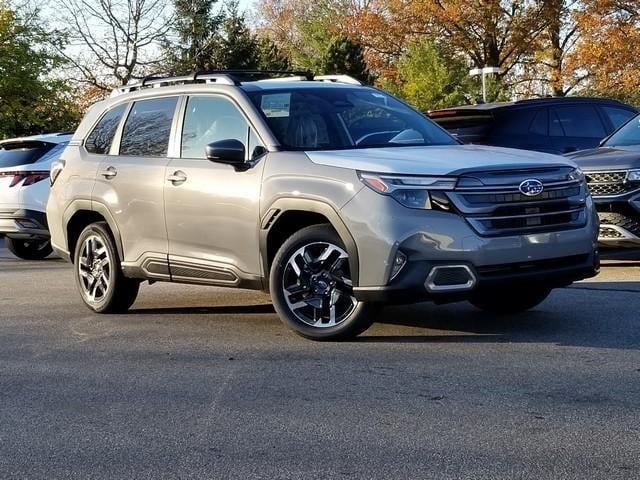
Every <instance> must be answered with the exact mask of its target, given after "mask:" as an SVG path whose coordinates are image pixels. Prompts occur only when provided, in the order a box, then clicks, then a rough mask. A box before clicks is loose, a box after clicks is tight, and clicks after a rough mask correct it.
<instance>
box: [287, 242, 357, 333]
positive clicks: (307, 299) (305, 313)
mask: <svg viewBox="0 0 640 480" xmlns="http://www.w3.org/2000/svg"><path fill="white" fill-rule="evenodd" d="M282 278H283V279H282V283H283V285H282V287H283V290H284V298H285V301H286V303H287V306H288V307H289V309H290V310H291V312H292V313H293V314H294V315H295V316H296V318H298V319H299V320H300V321H302V322H304V323H305V324H307V325H309V326H312V327H318V328H329V327H334V326H336V325H339V324H340V323H342V322H344V321H345V320H346V319H347V318H348V317H349V315H350V314H351V313H352V312H353V311H354V309H355V308H356V306H357V305H358V301H357V300H356V298H355V297H354V296H353V285H352V282H351V275H350V271H349V256H348V255H347V253H346V252H345V251H344V250H343V249H342V248H340V247H338V246H336V245H334V244H332V243H329V242H314V243H309V244H307V245H305V246H303V247H301V248H299V249H298V250H296V251H295V252H294V253H293V255H291V257H290V258H289V260H288V262H287V264H286V266H285V269H284V275H283V277H282Z"/></svg>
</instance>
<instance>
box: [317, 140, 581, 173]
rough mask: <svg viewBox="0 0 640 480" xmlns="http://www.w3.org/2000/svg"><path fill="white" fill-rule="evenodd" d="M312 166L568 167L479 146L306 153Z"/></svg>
mask: <svg viewBox="0 0 640 480" xmlns="http://www.w3.org/2000/svg"><path fill="white" fill-rule="evenodd" d="M306 153H307V155H308V157H309V158H310V159H311V161H312V162H313V163H317V164H320V165H327V166H332V167H340V168H350V169H354V170H360V171H364V172H376V173H391V174H405V175H457V174H461V173H465V172H469V171H488V170H510V169H522V168H541V167H550V166H551V167H558V166H571V167H575V164H574V163H573V162H572V161H571V160H568V159H566V158H564V157H560V156H557V155H550V154H548V153H540V152H532V151H527V150H515V149H511V148H500V147H487V146H481V145H445V146H433V147H391V148H363V149H354V150H331V151H311V152H306Z"/></svg>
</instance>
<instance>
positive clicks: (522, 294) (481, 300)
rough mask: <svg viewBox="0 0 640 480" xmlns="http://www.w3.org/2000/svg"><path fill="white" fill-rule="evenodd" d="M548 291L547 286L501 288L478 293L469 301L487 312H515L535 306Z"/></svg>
mask: <svg viewBox="0 0 640 480" xmlns="http://www.w3.org/2000/svg"><path fill="white" fill-rule="evenodd" d="M550 293H551V290H550V289H548V288H526V287H523V288H522V290H503V291H499V292H492V293H486V294H480V295H478V296H477V297H475V298H473V299H471V300H469V302H470V303H471V304H472V305H473V306H475V307H477V308H479V309H480V310H485V311H487V312H491V313H499V314H515V313H521V312H525V311H527V310H531V309H532V308H534V307H537V306H538V305H540V304H541V303H542V302H544V301H545V300H546V298H547V297H548V296H549V294H550Z"/></svg>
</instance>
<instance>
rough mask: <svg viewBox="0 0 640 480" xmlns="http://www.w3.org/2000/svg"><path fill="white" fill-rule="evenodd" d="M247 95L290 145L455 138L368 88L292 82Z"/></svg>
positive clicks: (433, 142)
mask: <svg viewBox="0 0 640 480" xmlns="http://www.w3.org/2000/svg"><path fill="white" fill-rule="evenodd" d="M248 95H249V97H250V98H251V100H252V101H253V103H254V104H255V105H256V107H257V108H258V109H259V110H260V112H262V114H263V116H264V117H265V119H266V121H267V124H268V125H269V127H270V128H271V130H272V131H273V133H274V135H275V136H276V138H277V139H278V141H279V142H280V144H281V145H282V146H283V147H284V148H286V149H289V150H340V149H355V148H375V147H393V146H396V147H397V146H422V145H455V144H457V143H458V142H457V141H456V140H455V139H454V138H453V137H451V136H450V135H449V134H448V133H446V132H445V131H444V130H442V129H441V128H440V127H439V126H437V125H435V124H434V123H433V122H431V120H429V119H427V118H426V117H424V116H423V115H421V114H420V113H418V112H416V111H415V110H413V109H411V108H410V107H408V106H407V105H405V104H404V103H402V102H400V101H398V100H396V99H395V98H393V97H392V96H390V95H387V94H385V93H383V92H381V91H379V90H375V89H373V88H348V87H343V86H323V87H318V86H316V87H304V88H302V87H295V88H291V89H277V90H275V89H274V90H272V89H268V90H264V91H250V92H248Z"/></svg>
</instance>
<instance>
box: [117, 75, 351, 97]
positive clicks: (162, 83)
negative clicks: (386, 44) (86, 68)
mask: <svg viewBox="0 0 640 480" xmlns="http://www.w3.org/2000/svg"><path fill="white" fill-rule="evenodd" d="M262 77H265V78H262ZM251 80H257V81H262V82H265V81H314V80H316V81H320V82H336V83H348V84H350V85H363V83H362V82H361V81H359V80H357V79H355V78H353V77H350V76H349V75H318V76H315V77H314V75H313V73H311V72H310V71H308V70H306V71H296V70H207V71H196V72H193V73H191V74H189V75H183V76H178V77H160V76H156V75H149V76H147V77H144V78H143V79H142V80H140V81H139V82H136V83H132V84H130V85H124V86H122V87H118V88H115V89H114V90H113V91H112V92H111V96H112V97H117V96H119V95H123V94H125V93H129V92H134V91H137V90H142V89H146V88H157V87H166V86H169V85H187V84H192V83H217V84H221V85H235V86H238V85H241V83H242V81H251Z"/></svg>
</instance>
